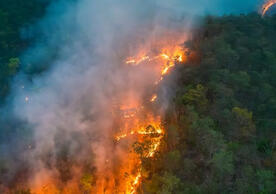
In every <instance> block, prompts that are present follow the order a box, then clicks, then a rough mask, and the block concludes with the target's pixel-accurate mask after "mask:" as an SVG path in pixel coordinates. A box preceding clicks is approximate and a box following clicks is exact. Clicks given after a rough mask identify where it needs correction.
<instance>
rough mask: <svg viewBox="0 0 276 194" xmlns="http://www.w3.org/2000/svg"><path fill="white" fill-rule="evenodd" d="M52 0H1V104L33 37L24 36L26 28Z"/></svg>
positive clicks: (43, 11) (41, 13)
mask: <svg viewBox="0 0 276 194" xmlns="http://www.w3.org/2000/svg"><path fill="white" fill-rule="evenodd" d="M49 2H50V0H41V1H37V0H28V1H22V0H9V1H0V105H1V104H2V103H3V100H4V99H5V97H6V96H7V94H8V92H9V88H10V80H11V78H12V76H14V75H15V74H16V73H17V72H18V70H19V69H20V62H19V59H18V58H16V57H19V56H20V54H22V52H23V51H24V49H26V48H27V47H28V46H29V45H30V43H31V41H32V39H30V38H28V39H27V38H24V39H23V38H22V32H23V29H24V28H28V27H29V26H30V25H32V24H34V23H35V22H36V21H37V20H38V19H39V17H41V16H42V15H43V14H44V13H45V8H46V6H47V5H48V4H49Z"/></svg>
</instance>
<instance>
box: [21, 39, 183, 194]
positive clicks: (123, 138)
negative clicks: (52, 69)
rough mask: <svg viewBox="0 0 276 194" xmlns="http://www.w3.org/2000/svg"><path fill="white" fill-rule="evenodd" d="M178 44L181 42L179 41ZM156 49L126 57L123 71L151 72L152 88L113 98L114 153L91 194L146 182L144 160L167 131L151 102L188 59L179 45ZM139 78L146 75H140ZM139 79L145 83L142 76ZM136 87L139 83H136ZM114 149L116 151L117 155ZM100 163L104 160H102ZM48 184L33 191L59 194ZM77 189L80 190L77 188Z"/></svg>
mask: <svg viewBox="0 0 276 194" xmlns="http://www.w3.org/2000/svg"><path fill="white" fill-rule="evenodd" d="M168 42H169V43H171V42H170V41H168ZM177 42H178V43H179V41H177ZM165 45H167V44H165ZM160 47H161V48H160ZM164 47H165V48H164ZM152 50H154V51H151V50H146V51H144V50H143V51H139V52H138V53H139V54H137V56H133V57H128V58H126V60H125V61H124V64H123V65H122V67H123V68H125V69H127V73H126V75H128V74H130V75H132V74H131V73H130V72H131V71H137V70H138V71H140V70H142V72H146V73H148V74H149V76H147V78H149V77H150V78H149V80H150V81H148V80H147V82H146V83H147V85H146V87H144V85H143V87H140V88H143V89H144V88H148V90H147V91H146V92H145V93H138V94H139V95H140V94H142V95H141V96H139V95H138V96H139V97H136V96H135V95H132V93H131V92H132V90H136V88H135V87H134V88H131V91H130V92H129V91H128V88H127V89H126V91H123V94H121V93H120V95H118V96H116V97H114V99H113V98H112V103H111V104H112V108H111V109H112V110H111V111H110V112H112V119H113V120H112V121H113V123H114V124H113V125H114V128H112V131H111V132H112V134H111V136H108V137H107V139H108V140H107V142H110V141H111V142H112V146H110V147H112V150H111V151H110V152H108V153H111V154H110V155H106V156H102V161H100V162H102V163H104V165H103V166H102V168H101V169H97V172H95V174H93V180H94V182H93V185H92V183H91V188H90V191H89V192H87V193H96V194H111V193H114V194H119V193H122V194H135V193H137V190H138V189H139V187H140V185H141V182H142V180H143V176H142V159H145V158H148V159H149V158H152V157H154V156H155V155H156V153H158V152H159V151H160V149H161V145H162V141H163V138H164V136H165V130H164V128H163V127H162V124H161V116H160V112H159V111H151V109H149V108H151V106H154V105H156V104H157V103H149V102H155V101H156V99H157V98H158V96H157V95H156V93H157V91H158V85H159V84H160V82H161V81H162V80H163V79H164V77H165V76H166V75H167V74H168V73H169V71H170V70H171V68H173V67H174V66H175V65H176V64H177V63H180V62H181V63H183V62H185V60H186V57H185V53H184V50H183V49H182V48H181V47H180V46H178V45H177V44H175V45H170V46H164V45H163V44H161V46H160V45H159V44H158V46H157V48H156V49H152ZM134 66H135V67H134ZM132 67H133V68H132ZM134 75H137V74H134ZM138 75H139V76H140V75H143V74H141V73H139V74H138ZM129 77H130V78H131V81H132V79H133V82H135V81H136V80H135V76H129ZM138 80H141V77H139V79H138ZM143 81H144V80H143ZM148 82H150V83H148ZM135 84H137V83H136V82H135ZM137 85H138V84H137ZM135 86H136V85H135ZM120 91H121V90H120ZM135 92H136V91H135ZM129 93H131V94H129ZM144 96H147V98H146V99H141V98H142V97H144ZM149 96H151V98H150V99H148V97H149ZM28 100H29V99H28ZM26 101H27V100H26ZM158 113H159V114H158ZM108 135H110V134H108ZM112 138H113V139H112ZM107 147H108V146H107ZM100 149H101V148H99V150H100ZM113 150H115V151H114V153H113ZM118 150H119V151H118ZM118 152H119V153H118ZM100 153H101V152H100ZM96 159H97V158H96ZM99 160H101V157H100V159H99ZM91 176H92V175H91ZM76 180H77V181H76V183H78V180H79V177H76ZM45 183H46V184H45ZM47 183H48V182H47V181H43V185H42V186H41V185H39V186H38V187H39V188H38V189H36V187H35V188H33V190H32V191H34V193H36V194H52V193H58V192H57V191H56V187H55V186H56V185H57V184H51V182H50V184H47ZM52 185H53V188H52ZM88 186H89V185H88ZM66 187H67V186H66ZM76 188H79V187H78V186H76ZM68 190H69V191H71V190H72V189H70V188H69V187H68V188H67V190H66V191H68ZM66 191H65V190H62V191H61V192H60V193H76V194H77V193H82V192H80V191H79V190H76V191H75V190H73V191H74V192H66Z"/></svg>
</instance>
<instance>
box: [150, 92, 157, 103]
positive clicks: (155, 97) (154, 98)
mask: <svg viewBox="0 0 276 194" xmlns="http://www.w3.org/2000/svg"><path fill="white" fill-rule="evenodd" d="M156 99H157V95H156V94H154V95H153V97H152V98H151V99H150V101H151V102H154V101H155V100H156Z"/></svg>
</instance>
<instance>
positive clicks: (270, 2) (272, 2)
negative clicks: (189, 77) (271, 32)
mask: <svg viewBox="0 0 276 194" xmlns="http://www.w3.org/2000/svg"><path fill="white" fill-rule="evenodd" d="M275 4H276V0H268V1H267V2H266V3H264V4H263V6H262V10H261V12H262V16H264V15H265V14H266V12H267V11H268V10H269V9H270V8H271V7H272V6H273V5H275Z"/></svg>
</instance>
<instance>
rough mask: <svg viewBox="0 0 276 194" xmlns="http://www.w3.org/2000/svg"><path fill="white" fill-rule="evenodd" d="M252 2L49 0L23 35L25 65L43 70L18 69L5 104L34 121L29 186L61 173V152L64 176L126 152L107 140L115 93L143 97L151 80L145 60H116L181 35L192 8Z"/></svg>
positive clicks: (253, 4) (244, 8)
mask: <svg viewBox="0 0 276 194" xmlns="http://www.w3.org/2000/svg"><path fill="white" fill-rule="evenodd" d="M257 6H258V3H257V0H256V1H252V0H251V1H248V0H245V1H242V2H241V1H238V0H236V1H234V0H231V1H230V0H213V1H207V0H205V1H204V0H199V1H190V0H170V1H168V0H132V1H130V0H121V1H114V0H95V1H92V0H79V1H63V0H61V1H58V2H55V3H53V4H52V5H51V6H50V7H49V8H48V13H47V15H46V16H45V17H44V19H43V20H42V21H40V22H39V23H38V24H36V25H35V26H34V27H33V28H32V29H28V30H26V31H24V34H23V35H24V36H35V35H37V34H39V36H40V38H38V41H37V42H36V43H35V44H34V46H33V47H32V48H30V49H29V50H28V51H26V53H24V55H23V56H22V64H23V65H24V67H23V68H24V70H25V71H27V72H28V71H31V70H34V69H39V68H41V67H44V66H46V64H45V63H47V66H49V70H48V71H46V72H43V73H42V74H39V75H38V76H35V77H33V78H32V79H31V80H30V79H29V77H28V76H26V75H24V73H21V74H20V75H18V77H17V78H16V79H15V81H14V86H13V88H14V90H13V92H12V94H11V99H12V102H10V104H9V106H8V110H9V111H8V112H13V115H16V117H17V118H19V119H20V120H21V121H23V122H24V123H27V124H26V125H27V126H28V127H29V128H32V130H31V131H32V133H33V138H32V140H30V141H29V142H30V145H29V147H28V149H27V150H26V151H24V150H23V152H24V153H23V154H20V157H23V159H22V160H23V161H25V162H27V163H28V165H29V166H30V167H31V174H32V175H31V176H30V177H31V179H30V180H29V182H30V186H32V187H36V185H39V184H40V182H43V181H44V182H45V181H47V179H48V178H49V177H51V178H52V179H57V180H58V179H63V180H67V179H68V177H61V178H60V175H59V173H58V171H59V170H60V169H59V165H60V164H59V160H60V158H59V157H60V156H63V155H64V157H65V158H67V160H72V161H71V163H70V164H72V166H71V167H72V169H73V170H72V172H70V173H71V176H69V175H68V176H69V177H72V175H74V176H73V177H74V178H75V179H77V178H78V176H80V171H81V170H82V169H78V167H79V166H83V164H87V163H88V164H90V163H93V164H95V167H96V168H97V170H98V171H101V170H104V168H105V165H106V164H105V160H106V156H107V155H110V154H112V155H114V157H117V156H118V155H122V154H124V153H123V152H122V151H121V150H120V148H116V149H115V148H114V146H113V142H112V141H109V139H110V136H111V135H112V128H113V117H112V107H114V106H115V105H114V104H116V102H117V101H118V99H124V101H126V102H127V101H131V99H133V98H134V99H137V101H141V100H142V99H143V98H144V96H146V95H147V92H148V89H149V86H148V85H149V83H152V82H154V79H155V75H154V73H153V72H152V71H151V70H150V69H149V68H147V67H145V68H138V69H137V70H136V71H129V69H127V68H126V67H125V66H122V63H123V62H124V60H125V57H127V56H133V55H135V54H137V52H138V51H139V50H140V49H141V48H143V49H146V50H147V51H149V52H151V51H152V49H153V48H152V47H153V45H154V44H155V43H156V41H158V39H159V38H162V37H164V36H165V35H166V34H167V33H168V31H170V30H173V31H174V32H177V33H176V34H177V35H179V34H183V36H182V37H181V38H182V40H181V41H185V40H186V39H187V37H188V36H189V32H190V30H191V28H192V26H193V25H194V24H195V23H196V22H197V21H196V19H195V18H196V16H198V15H203V14H206V13H208V14H224V13H246V12H250V11H254V10H256V8H257ZM49 61H50V65H49V64H48V63H49ZM118 103H120V100H119V102H118ZM6 112H7V111H6ZM94 156H95V157H94ZM14 166H16V164H14ZM19 166H20V165H19ZM14 169H15V170H16V169H17V168H14ZM70 173H69V174H70ZM65 174H66V173H65ZM74 178H72V179H74Z"/></svg>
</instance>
